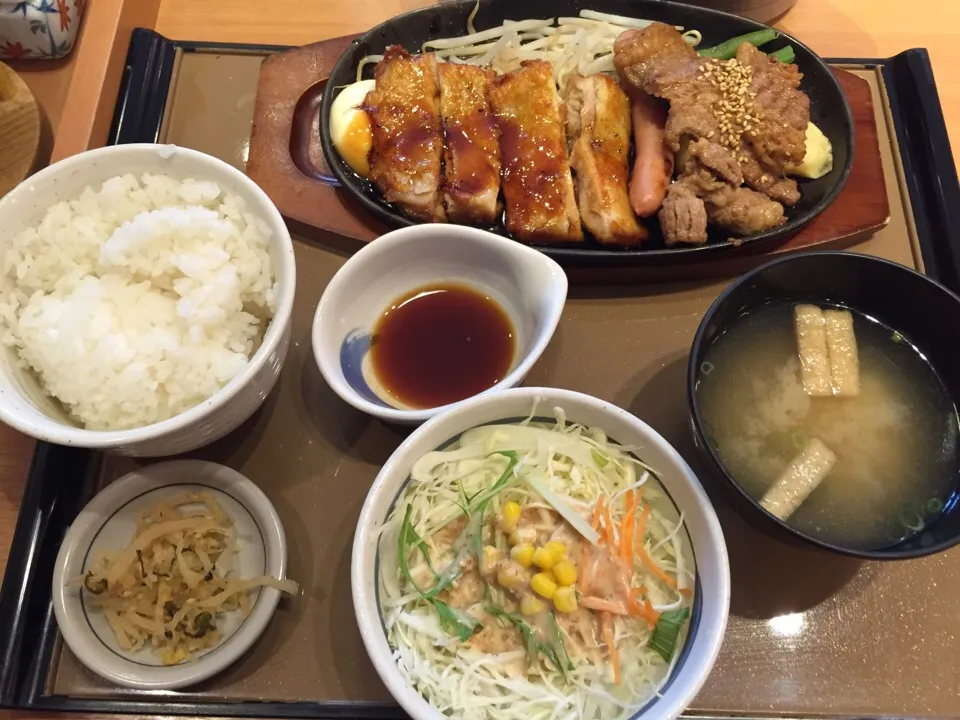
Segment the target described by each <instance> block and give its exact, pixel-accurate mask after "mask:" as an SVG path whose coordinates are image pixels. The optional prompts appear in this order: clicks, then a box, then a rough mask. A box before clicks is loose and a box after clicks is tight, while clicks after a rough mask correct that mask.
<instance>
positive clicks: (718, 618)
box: [350, 387, 730, 720]
mask: <svg viewBox="0 0 960 720" xmlns="http://www.w3.org/2000/svg"><path fill="white" fill-rule="evenodd" d="M534 408H536V410H534ZM554 408H562V409H563V411H564V413H565V416H566V419H567V421H568V422H571V423H580V424H582V425H587V426H592V427H599V428H601V429H602V430H604V431H605V432H606V433H607V435H608V436H609V437H610V438H612V439H613V440H615V441H617V442H618V443H620V444H622V445H625V446H627V447H630V448H632V449H633V450H634V452H635V454H636V455H637V457H639V458H642V459H643V460H644V462H645V463H647V464H648V465H649V466H650V467H651V468H653V469H654V470H655V471H656V473H657V477H658V479H659V480H660V482H661V484H662V485H663V488H664V490H665V491H666V492H667V494H668V495H669V498H670V499H671V500H672V503H673V508H670V511H669V512H671V513H673V515H674V516H678V515H677V514H678V513H683V518H684V525H685V527H686V530H687V534H688V536H689V539H690V543H691V546H692V550H693V553H692V554H693V557H694V558H695V562H696V580H695V589H694V595H693V608H692V614H691V619H690V627H689V629H688V631H687V637H686V640H685V642H684V644H683V647H682V649H681V650H680V652H679V654H678V655H677V657H676V658H675V662H674V665H673V669H672V672H671V674H670V675H669V676H668V678H667V680H666V682H665V684H664V685H663V687H662V688H661V690H660V693H659V695H657V696H655V697H654V698H653V699H651V700H650V701H649V702H648V703H647V704H646V705H645V706H644V707H643V708H642V709H641V710H640V711H639V712H637V713H636V714H635V715H633V716H632V717H631V720H636V719H637V718H642V719H643V720H672V719H673V718H676V717H677V716H679V715H680V714H681V713H682V712H683V711H684V710H685V709H686V707H687V706H688V705H689V704H690V703H691V702H692V701H693V699H694V698H695V697H696V695H697V692H698V691H699V690H700V688H701V687H702V686H703V683H704V682H705V681H706V679H707V676H708V675H709V674H710V670H711V668H712V667H713V664H714V662H715V661H716V659H717V655H718V654H719V652H720V644H721V642H722V640H723V634H724V630H725V629H726V625H727V616H728V612H729V606H730V566H729V562H728V558H727V549H726V544H725V543H724V539H723V531H722V529H721V527H720V522H719V520H718V519H717V515H716V513H715V512H714V510H713V506H712V505H711V504H710V500H709V499H708V497H707V494H706V493H705V492H704V490H703V487H702V486H701V485H700V482H699V481H698V480H697V477H696V476H695V475H694V473H693V471H692V470H691V469H690V467H689V465H687V463H686V462H685V461H684V460H683V458H682V457H681V456H680V454H679V453H678V452H677V451H676V450H675V449H674V448H673V447H672V446H671V445H670V444H669V443H668V442H667V441H666V440H664V439H663V437H661V436H660V435H659V434H658V433H657V432H656V431H655V430H653V428H651V427H650V426H649V425H647V424H646V423H644V422H643V421H641V420H640V419H638V418H637V417H635V416H634V415H632V414H630V413H629V412H627V411H626V410H623V409H621V408H619V407H617V406H615V405H613V404H611V403H608V402H606V401H604V400H600V399H598V398H595V397H591V396H589V395H584V394H582V393H577V392H573V391H570V390H558V389H553V388H534V387H530V388H514V389H511V390H504V391H503V392H500V393H496V394H495V395H488V396H483V397H475V398H471V399H469V400H466V401H464V402H462V403H459V404H458V406H457V407H455V408H453V409H451V410H449V411H447V412H445V413H443V415H440V416H438V417H435V418H433V419H431V420H430V421H429V422H426V423H424V424H423V425H422V426H420V427H419V428H417V429H416V430H415V431H414V432H413V433H412V434H411V435H410V436H409V437H408V438H407V439H406V440H405V441H404V442H403V443H402V444H401V445H400V447H398V448H397V450H396V451H395V452H394V453H393V455H391V456H390V458H389V459H388V460H387V462H386V464H385V465H384V466H383V468H382V469H381V470H380V473H379V474H378V475H377V477H376V479H375V480H374V482H373V485H372V487H371V488H370V491H369V493H368V494H367V498H366V500H365V502H364V504H363V508H362V510H361V511H360V518H359V520H358V521H357V532H356V535H355V536H354V540H353V555H352V559H351V566H350V576H351V590H352V593H353V607H354V611H355V612H356V615H357V624H358V625H359V628H360V635H361V637H362V638H363V643H364V646H365V647H366V650H367V654H368V655H369V656H370V659H371V660H372V662H373V666H374V667H375V668H376V670H377V673H378V674H379V675H380V678H381V679H382V680H383V682H384V684H385V685H386V686H387V689H388V690H389V691H390V693H391V694H392V695H393V697H394V698H395V699H396V700H397V702H398V703H400V705H401V706H402V707H403V709H404V710H405V711H406V712H407V713H408V714H409V715H410V717H412V718H414V720H442V719H443V718H445V717H447V715H445V714H444V713H442V712H440V711H439V710H438V709H437V708H435V707H434V706H432V705H430V704H429V703H428V702H427V701H426V700H425V699H424V698H423V697H422V696H421V695H420V694H419V692H417V690H416V689H415V688H414V687H412V686H411V685H410V684H408V683H407V681H406V680H405V678H404V676H403V675H402V674H401V672H400V670H399V669H398V668H397V660H396V658H395V656H394V651H393V649H392V648H391V647H390V644H389V642H388V641H387V636H386V631H385V629H384V623H383V620H382V618H381V598H380V583H379V582H378V580H379V578H378V573H380V572H381V566H382V565H383V566H394V567H395V562H396V557H397V555H396V548H394V547H393V546H389V545H384V546H381V535H382V532H381V531H382V528H383V525H384V522H385V521H386V519H387V518H388V517H389V515H390V513H391V511H392V509H393V506H394V504H395V503H396V502H397V499H398V498H399V497H400V494H401V492H402V491H403V488H404V487H405V486H406V484H407V482H408V481H409V478H410V471H411V468H412V467H413V465H414V463H415V462H416V461H417V460H419V459H420V458H422V457H423V456H424V455H426V454H427V453H429V452H432V451H434V450H437V449H438V448H443V447H446V446H447V445H448V444H449V443H450V441H452V440H455V439H456V438H458V437H459V436H460V435H461V434H462V433H464V432H465V431H467V430H469V429H471V428H475V427H478V426H480V425H486V424H490V423H498V422H506V423H514V422H517V421H518V420H520V419H523V418H525V417H527V416H529V415H530V413H531V411H534V412H535V415H536V417H537V418H538V419H539V418H541V417H544V418H550V417H551V416H552V414H553V410H554ZM391 561H393V563H394V564H393V565H391ZM455 681H456V680H454V682H455Z"/></svg>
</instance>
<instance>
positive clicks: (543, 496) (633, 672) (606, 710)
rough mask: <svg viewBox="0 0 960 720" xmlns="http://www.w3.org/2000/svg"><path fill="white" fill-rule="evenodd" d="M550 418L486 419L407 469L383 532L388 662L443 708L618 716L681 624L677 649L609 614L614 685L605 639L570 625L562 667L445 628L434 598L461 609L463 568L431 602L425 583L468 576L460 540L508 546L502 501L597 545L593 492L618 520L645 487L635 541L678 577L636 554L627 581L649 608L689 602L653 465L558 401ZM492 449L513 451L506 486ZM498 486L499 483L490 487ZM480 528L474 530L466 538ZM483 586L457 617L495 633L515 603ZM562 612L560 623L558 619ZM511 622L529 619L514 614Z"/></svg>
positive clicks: (684, 568)
mask: <svg viewBox="0 0 960 720" xmlns="http://www.w3.org/2000/svg"><path fill="white" fill-rule="evenodd" d="M554 412H555V414H556V417H557V421H556V422H555V423H543V422H534V418H533V416H531V417H529V418H527V419H526V420H524V421H523V422H522V423H520V424H516V425H504V424H498V425H486V426H482V427H478V428H474V429H471V430H468V431H467V432H465V433H463V435H462V436H461V437H460V439H459V441H458V442H457V444H456V445H454V446H452V447H450V448H448V449H445V450H442V451H435V452H430V453H427V454H426V455H424V456H423V457H422V458H420V459H419V460H418V461H417V462H416V463H415V464H414V466H413V468H412V470H411V476H410V482H409V483H408V485H407V487H406V488H405V490H404V492H403V493H402V494H401V496H400V497H399V498H398V501H397V504H396V506H395V508H394V509H393V511H392V512H391V515H390V517H389V518H388V519H387V522H386V523H385V526H384V528H383V531H382V534H381V537H380V546H379V553H380V563H379V567H380V578H379V583H378V591H379V594H380V604H381V607H383V608H384V617H383V620H384V626H385V628H386V632H387V637H388V640H389V642H390V645H391V647H392V648H393V649H394V659H395V660H396V662H397V667H398V669H399V670H400V673H401V674H402V675H403V677H404V678H405V679H406V680H407V681H408V682H409V683H410V684H411V686H413V687H415V688H416V689H417V690H418V691H419V692H420V693H421V694H422V695H423V696H424V698H426V699H427V701H429V702H430V703H431V704H433V705H434V706H435V707H436V708H437V709H438V710H440V711H441V712H443V713H446V714H450V715H455V716H456V717H458V718H465V719H467V720H488V719H492V718H498V719H499V718H503V719H505V720H510V719H512V718H516V719H517V720H520V719H521V718H522V719H523V720H527V719H528V718H570V719H571V720H573V719H575V718H576V719H577V720H579V719H581V718H582V719H583V720H590V719H591V718H598V719H599V718H603V719H604V720H606V719H608V718H626V717H629V716H630V715H631V714H633V713H635V712H636V711H637V710H638V709H640V708H641V707H642V706H643V705H644V704H646V703H647V702H648V701H649V699H650V698H651V697H653V696H655V695H656V694H657V693H658V692H659V691H660V688H661V687H662V685H663V683H664V682H665V680H666V678H667V677H668V675H669V672H670V669H671V668H672V666H673V663H674V662H675V661H676V657H677V655H678V654H679V648H680V647H681V646H682V643H683V641H684V639H685V634H686V624H684V625H683V627H682V629H681V631H680V634H679V638H678V639H677V645H676V651H674V652H673V656H672V657H671V658H670V660H669V661H666V660H665V659H664V657H662V656H661V654H660V653H658V651H657V650H656V649H654V648H652V647H649V643H650V641H651V637H652V635H653V627H652V626H651V625H650V624H649V623H648V622H647V621H646V620H644V619H641V618H638V617H633V616H626V615H624V616H613V626H614V638H615V646H616V652H617V654H618V655H619V661H620V669H621V680H620V683H619V684H615V683H614V682H613V675H612V669H611V663H610V655H609V653H608V651H607V647H606V646H605V645H604V643H603V641H602V640H598V641H597V642H595V643H593V644H592V645H588V644H581V643H579V642H578V641H577V640H576V639H575V638H574V636H573V635H572V634H571V632H570V631H569V628H568V627H564V629H563V631H562V632H561V638H560V641H561V642H560V649H561V651H562V654H561V656H562V657H564V658H568V660H567V662H569V663H570V667H569V668H560V667H557V666H556V663H555V662H552V661H551V660H550V659H549V657H548V656H546V655H540V654H537V655H535V656H533V657H531V656H530V654H529V652H525V651H524V650H523V649H522V646H519V645H518V646H516V647H511V646H506V647H503V648H497V651H490V652H485V651H482V650H479V649H478V648H477V647H474V645H473V644H472V638H471V639H470V640H467V641H463V640H461V639H460V638H461V637H468V636H469V632H467V633H464V634H462V635H460V637H457V636H456V635H455V634H453V633H452V632H451V630H450V629H449V628H445V627H443V623H442V618H438V613H437V609H436V608H435V607H434V604H433V603H434V602H435V601H436V599H437V598H439V599H442V600H443V602H444V603H446V602H450V603H451V604H455V596H454V593H456V592H457V590H456V588H457V584H458V582H464V583H466V582H468V579H467V578H466V577H465V575H461V576H458V579H457V580H454V582H453V583H452V585H451V586H450V587H449V588H447V589H445V590H444V591H443V592H442V593H440V594H438V595H437V596H436V597H435V598H434V597H430V598H428V599H425V597H424V592H423V591H429V588H430V587H431V585H432V584H433V583H434V582H438V578H440V577H441V576H444V569H446V568H449V567H450V563H452V562H453V563H462V566H463V567H464V568H465V570H464V573H466V572H467V571H468V570H469V569H471V568H474V567H477V566H476V565H474V563H478V562H481V561H480V560H479V558H477V559H474V558H473V557H471V558H470V562H465V561H464V560H463V558H462V548H463V547H464V543H468V544H469V545H472V546H477V547H479V546H480V545H489V544H490V543H495V542H502V540H496V539H495V536H496V535H497V533H496V529H495V528H496V517H497V516H498V513H499V511H500V510H501V509H502V508H503V506H504V504H505V503H506V502H508V501H513V502H517V503H519V504H520V505H522V506H523V507H524V508H529V510H525V512H530V513H535V512H539V511H543V512H553V513H556V515H555V516H554V517H557V518H558V522H561V523H562V522H564V521H565V522H566V523H567V526H569V528H570V530H569V532H574V531H575V532H574V534H573V535H571V536H570V537H576V536H577V535H579V536H582V537H581V538H580V541H582V546H583V547H593V546H592V545H588V543H592V542H595V541H596V537H597V535H598V533H597V531H596V530H594V529H593V527H592V526H591V515H592V513H593V509H594V507H595V506H596V504H597V502H598V500H599V499H600V498H601V497H604V498H606V500H607V503H608V504H609V509H610V512H611V516H612V521H613V525H614V526H616V527H620V525H621V523H622V521H623V518H624V517H625V516H626V514H627V505H626V503H627V498H628V497H630V496H631V494H632V492H631V491H637V490H639V489H640V488H642V489H643V502H644V503H645V504H647V505H649V514H648V516H647V521H646V524H645V526H644V531H643V538H642V543H643V547H644V548H645V549H646V552H647V553H648V554H649V556H650V557H651V558H652V560H653V561H654V562H655V563H656V565H657V566H658V567H659V568H660V569H661V570H662V571H663V572H664V573H666V575H667V576H669V578H671V580H672V583H673V584H672V585H671V584H668V583H667V582H664V581H663V580H662V579H661V578H659V577H658V576H657V575H655V574H654V573H652V572H650V570H649V568H647V567H645V566H644V565H643V564H642V563H641V562H639V561H637V562H636V563H635V564H634V565H633V567H632V569H631V572H632V577H631V578H630V580H631V584H632V585H633V586H634V587H640V586H642V587H643V588H644V589H645V590H646V598H647V599H648V600H649V602H650V603H651V604H652V606H653V608H654V609H655V610H657V611H665V612H668V611H679V610H681V609H682V608H688V607H689V606H690V602H691V601H690V599H689V598H690V597H691V593H690V592H689V590H690V589H691V587H692V583H693V577H694V575H693V562H692V554H691V552H690V550H689V538H688V536H687V534H686V531H685V529H684V527H683V517H682V516H678V515H677V513H676V511H675V509H673V506H672V503H671V501H670V500H669V498H668V496H667V495H666V493H665V491H664V490H663V488H662V486H661V485H660V482H659V480H658V479H657V473H656V472H655V470H654V469H653V468H650V467H648V466H647V465H646V464H645V463H643V462H642V461H641V460H639V459H637V458H636V457H635V456H634V455H633V454H632V453H631V452H629V451H628V449H627V448H625V447H624V446H621V445H619V444H617V443H615V442H613V441H611V440H609V439H608V438H607V436H606V434H605V433H604V432H603V431H602V430H600V429H598V428H588V427H584V426H582V425H578V424H576V423H571V424H568V423H567V422H566V418H565V416H564V414H563V411H562V410H561V409H559V408H557V409H555V411H554ZM500 453H509V454H510V455H511V456H513V455H515V456H516V464H515V466H514V467H513V468H512V470H511V471H510V473H509V475H510V476H511V477H510V478H509V482H505V481H504V473H505V470H507V469H508V467H509V463H510V462H512V460H509V459H508V458H507V457H505V456H504V455H502V454H500ZM637 468H639V469H640V472H639V477H638V470H637ZM494 484H498V489H497V490H496V491H495V492H493V493H491V490H490V489H491V487H492V486H494ZM479 500H483V501H484V502H486V503H488V506H485V508H484V510H485V514H483V513H481V516H482V518H483V519H482V521H480V522H478V521H477V519H476V517H477V516H476V513H473V510H472V509H473V508H474V507H475V503H476V502H478V501H479ZM404 522H407V523H409V527H410V530H411V534H410V536H411V537H415V538H416V539H417V540H418V541H421V540H422V543H423V546H424V547H425V548H426V550H427V557H426V558H421V557H420V553H419V552H417V551H415V550H414V549H413V548H412V547H406V546H405V545H404V543H403V542H402V539H401V533H402V526H403V523H404ZM476 532H479V533H480V535H481V537H480V538H477V537H474V536H472V535H471V534H472V533H476ZM497 537H501V536H497ZM398 540H400V541H399V542H398ZM481 541H482V542H481ZM638 542H639V541H638ZM401 552H403V553H405V554H407V553H408V554H407V557H406V558H405V559H404V564H406V563H408V562H409V567H408V568H407V570H408V572H409V574H410V576H411V577H414V578H416V582H417V585H419V587H420V590H419V591H418V590H415V589H414V588H413V587H412V586H411V584H410V583H409V582H408V581H406V580H405V579H404V577H402V574H401V572H400V570H399V568H400V564H401V563H400V562H399V560H400V558H399V553H401ZM431 559H432V560H431ZM428 565H430V566H432V569H431V567H428ZM444 580H446V577H444ZM483 593H484V595H483V598H484V599H483V600H482V601H481V602H478V603H475V604H472V605H470V606H469V607H462V608H460V610H459V611H458V612H460V613H466V614H468V615H471V616H472V618H473V620H474V621H478V622H480V623H482V624H483V625H484V626H490V627H493V628H498V629H503V627H504V626H505V625H507V624H508V623H503V617H504V615H506V613H504V612H502V610H500V609H498V607H499V606H500V605H501V604H502V603H503V602H509V600H504V598H505V597H506V596H507V595H509V593H508V592H507V591H505V590H504V589H503V588H500V587H498V586H496V584H495V583H485V587H484V590H483ZM448 594H449V595H448ZM491 606H495V607H491ZM484 608H486V609H487V610H489V612H487V611H485V610H484ZM581 608H582V606H581ZM587 612H588V613H589V611H587ZM673 615H674V616H676V613H674V614H673ZM556 616H557V617H558V618H560V619H561V620H563V618H564V616H563V615H562V614H561V613H557V615H556ZM551 617H552V616H551ZM512 618H513V622H514V623H515V624H518V625H522V624H523V623H522V622H521V621H519V616H518V615H513V616H512ZM501 623H503V624H501ZM456 630H457V631H462V630H464V628H463V627H460V628H457V629H456ZM478 630H479V628H478ZM473 637H476V636H473ZM554 657H556V656H554Z"/></svg>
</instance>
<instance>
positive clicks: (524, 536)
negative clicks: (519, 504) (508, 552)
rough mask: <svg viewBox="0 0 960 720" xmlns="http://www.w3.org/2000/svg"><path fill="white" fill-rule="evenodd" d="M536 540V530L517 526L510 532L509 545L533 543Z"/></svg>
mask: <svg viewBox="0 0 960 720" xmlns="http://www.w3.org/2000/svg"><path fill="white" fill-rule="evenodd" d="M536 541H537V531H536V530H534V529H533V528H517V529H516V530H514V531H513V532H512V533H510V544H511V545H522V544H523V543H531V544H532V543H535V542H536Z"/></svg>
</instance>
